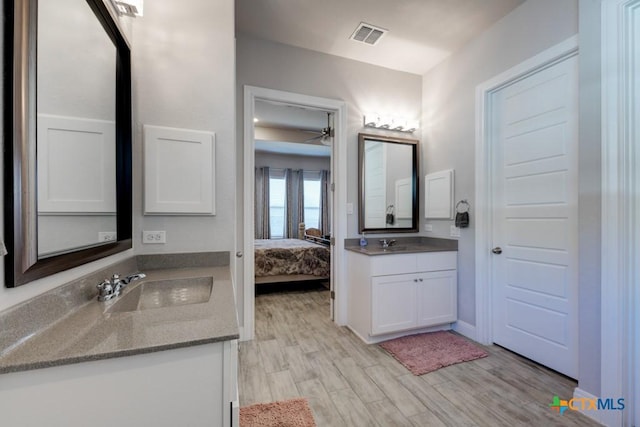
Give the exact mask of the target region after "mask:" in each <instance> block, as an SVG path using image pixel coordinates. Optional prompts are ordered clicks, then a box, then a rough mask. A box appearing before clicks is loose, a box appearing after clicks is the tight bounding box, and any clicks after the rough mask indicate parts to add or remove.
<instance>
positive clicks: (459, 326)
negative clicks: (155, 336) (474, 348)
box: [453, 320, 477, 341]
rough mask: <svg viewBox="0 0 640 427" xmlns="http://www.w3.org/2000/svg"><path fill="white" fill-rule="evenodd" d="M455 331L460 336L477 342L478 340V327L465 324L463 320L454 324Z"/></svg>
mask: <svg viewBox="0 0 640 427" xmlns="http://www.w3.org/2000/svg"><path fill="white" fill-rule="evenodd" d="M453 330H454V331H456V332H457V333H459V334H460V335H464V336H465V337H467V338H469V339H471V340H474V341H477V340H476V327H475V326H474V325H472V324H470V323H467V322H463V321H462V320H458V321H457V322H455V323H454V324H453Z"/></svg>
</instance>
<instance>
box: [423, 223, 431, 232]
mask: <svg viewBox="0 0 640 427" xmlns="http://www.w3.org/2000/svg"><path fill="white" fill-rule="evenodd" d="M424 231H433V224H425V225H424Z"/></svg>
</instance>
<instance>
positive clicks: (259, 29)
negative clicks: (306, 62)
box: [236, 0, 524, 75]
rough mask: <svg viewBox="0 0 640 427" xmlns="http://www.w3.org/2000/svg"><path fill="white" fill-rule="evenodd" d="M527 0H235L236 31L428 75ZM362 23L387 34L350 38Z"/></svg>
mask: <svg viewBox="0 0 640 427" xmlns="http://www.w3.org/2000/svg"><path fill="white" fill-rule="evenodd" d="M523 2H524V0H259V1H258V0H236V30H237V31H238V32H242V33H246V34H249V35H251V36H254V37H258V38H262V39H266V40H271V41H275V42H279V43H284V44H288V45H293V46H298V47H302V48H305V49H311V50H315V51H319V52H324V53H328V54H331V55H337V56H341V57H345V58H350V59H354V60H357V61H362V62H367V63H370V64H374V65H379V66H382V67H387V68H391V69H395V70H400V71H406V72H410V73H414V74H420V75H423V74H425V73H426V72H427V71H428V70H429V69H430V68H432V67H433V66H435V65H436V64H438V63H439V62H441V61H442V60H443V59H445V58H446V57H447V56H448V55H450V54H451V53H453V52H454V51H456V50H458V49H460V48H461V47H462V46H464V45H465V44H467V43H469V42H470V41H471V40H473V38H474V36H476V35H477V34H479V33H481V32H482V31H484V30H485V29H487V28H488V27H490V26H491V25H492V24H493V23H495V22H496V21H498V20H499V19H500V18H502V17H503V16H505V15H506V14H508V13H509V12H510V11H511V10H513V9H514V8H515V7H517V6H519V5H520V4H522V3H523ZM360 22H366V23H368V24H372V25H375V26H377V27H382V28H384V29H386V30H388V31H389V32H388V33H386V34H385V35H384V36H383V37H382V38H381V39H380V41H379V43H378V44H376V45H375V46H370V45H367V44H364V43H359V42H356V41H353V40H350V39H349V37H350V36H351V34H352V33H353V31H354V30H355V29H356V27H357V26H358V24H360Z"/></svg>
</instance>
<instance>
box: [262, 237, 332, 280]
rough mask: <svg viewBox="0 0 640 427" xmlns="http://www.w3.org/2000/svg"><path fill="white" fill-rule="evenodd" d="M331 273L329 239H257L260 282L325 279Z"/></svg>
mask: <svg viewBox="0 0 640 427" xmlns="http://www.w3.org/2000/svg"><path fill="white" fill-rule="evenodd" d="M305 234H306V233H305ZM310 239H313V240H310ZM330 275H331V268H330V251H329V247H328V241H327V240H326V239H324V238H322V237H318V236H309V239H271V240H269V239H259V240H256V241H255V282H256V284H259V283H276V282H293V281H304V280H322V279H328V278H329V277H330Z"/></svg>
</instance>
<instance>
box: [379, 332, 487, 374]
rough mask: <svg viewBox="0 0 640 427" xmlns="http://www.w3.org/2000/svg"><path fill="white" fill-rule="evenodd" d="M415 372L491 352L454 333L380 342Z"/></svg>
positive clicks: (430, 334)
mask: <svg viewBox="0 0 640 427" xmlns="http://www.w3.org/2000/svg"><path fill="white" fill-rule="evenodd" d="M380 347H382V348H384V349H385V350H386V351H387V352H388V353H389V354H391V355H392V356H393V357H394V358H395V359H396V360H397V361H398V362H400V363H402V364H403V365H404V366H405V367H406V368H407V369H408V370H410V371H411V373H412V374H413V375H422V374H426V373H427V372H432V371H435V370H437V369H440V368H444V367H445V366H450V365H455V364H456V363H461V362H468V361H469V360H475V359H480V358H482V357H487V352H486V351H484V350H483V349H481V348H480V347H478V346H476V345H474V344H472V343H470V342H469V341H467V340H465V339H464V338H462V337H459V336H457V335H455V334H452V333H451V332H447V331H439V332H429V333H424V334H417V335H409V336H406V337H402V338H396V339H394V340H390V341H385V342H382V343H380Z"/></svg>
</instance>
